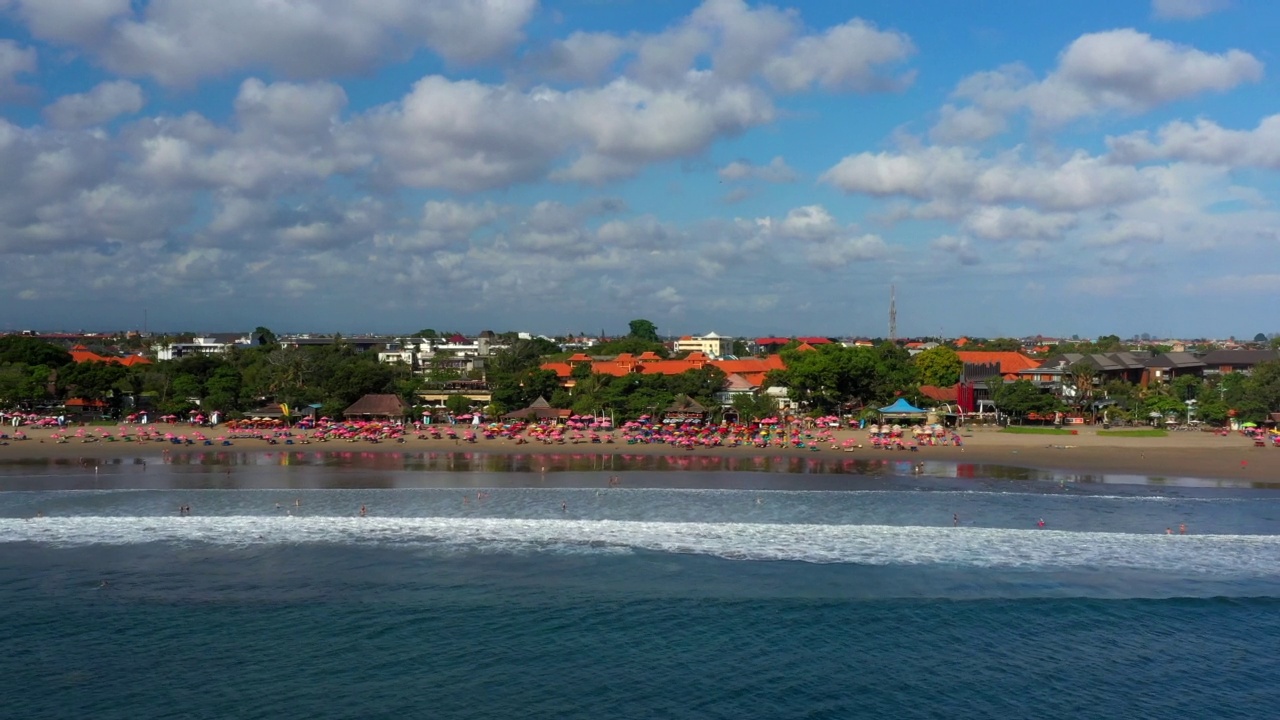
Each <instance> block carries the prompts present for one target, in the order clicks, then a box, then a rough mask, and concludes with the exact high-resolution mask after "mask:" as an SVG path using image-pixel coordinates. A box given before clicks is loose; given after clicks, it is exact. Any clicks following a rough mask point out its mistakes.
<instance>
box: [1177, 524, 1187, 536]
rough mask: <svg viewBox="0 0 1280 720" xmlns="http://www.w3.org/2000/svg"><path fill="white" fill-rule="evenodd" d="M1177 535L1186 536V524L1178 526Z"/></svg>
mask: <svg viewBox="0 0 1280 720" xmlns="http://www.w3.org/2000/svg"><path fill="white" fill-rule="evenodd" d="M1178 534H1179V535H1186V534H1187V524H1186V523H1182V524H1181V525H1179V526H1178Z"/></svg>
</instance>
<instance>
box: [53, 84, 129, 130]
mask: <svg viewBox="0 0 1280 720" xmlns="http://www.w3.org/2000/svg"><path fill="white" fill-rule="evenodd" d="M145 103H146V101H145V99H144V97H143V94H142V88H140V87H138V86H137V85H135V84H133V83H131V82H129V81H127V80H114V81H111V82H104V83H100V84H98V85H97V86H95V87H94V88H93V89H92V90H90V91H89V92H87V93H79V94H75V95H64V96H62V97H60V98H58V99H57V100H56V101H54V102H53V104H51V105H49V106H48V107H46V108H45V109H44V118H45V120H46V121H47V122H48V123H49V124H50V125H52V126H54V127H56V128H60V129H63V130H66V129H68V128H79V127H89V126H91V125H100V124H102V123H104V122H107V121H108V120H112V119H114V118H117V117H119V116H121V115H132V114H133V113H136V112H138V111H139V110H141V109H142V106H143V105H144V104H145Z"/></svg>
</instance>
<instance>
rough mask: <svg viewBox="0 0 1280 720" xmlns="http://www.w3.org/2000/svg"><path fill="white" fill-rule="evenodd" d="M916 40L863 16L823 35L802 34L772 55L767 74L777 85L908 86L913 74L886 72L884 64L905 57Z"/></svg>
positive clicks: (802, 87) (791, 89) (859, 88)
mask: <svg viewBox="0 0 1280 720" xmlns="http://www.w3.org/2000/svg"><path fill="white" fill-rule="evenodd" d="M914 53H915V45H914V44H912V42H911V39H910V38H908V37H907V36H906V35H904V34H902V33H896V32H885V31H881V30H877V29H876V28H875V26H873V25H871V24H870V23H867V22H864V21H862V20H851V21H849V22H847V23H844V24H843V25H837V26H836V27H833V28H831V29H829V30H827V31H826V32H824V33H822V34H821V35H816V36H809V37H804V38H801V39H800V40H799V41H797V42H796V43H795V45H794V46H792V47H791V48H790V49H789V50H788V51H786V52H784V53H783V54H781V55H779V56H777V57H774V58H773V59H771V60H770V61H769V62H768V63H767V64H766V65H765V69H764V74H765V77H766V78H768V80H769V82H770V83H772V84H773V86H774V87H776V88H778V89H779V90H784V91H787V92H800V91H802V90H807V89H809V88H811V87H813V86H815V85H816V86H818V87H821V88H823V89H824V90H855V91H859V92H868V91H874V90H895V89H900V88H902V87H904V86H906V85H909V84H910V83H911V81H912V80H913V79H914V74H913V73H907V74H904V75H901V76H892V75H885V74H884V73H883V72H882V71H881V70H880V67H881V66H882V65H887V64H894V63H899V62H902V61H903V60H906V59H907V58H908V57H910V56H911V55H913V54H914Z"/></svg>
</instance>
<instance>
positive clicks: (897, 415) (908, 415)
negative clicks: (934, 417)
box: [880, 398, 929, 420]
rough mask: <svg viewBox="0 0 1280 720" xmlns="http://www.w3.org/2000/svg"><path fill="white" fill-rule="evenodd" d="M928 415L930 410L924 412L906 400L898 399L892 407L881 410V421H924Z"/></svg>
mask: <svg viewBox="0 0 1280 720" xmlns="http://www.w3.org/2000/svg"><path fill="white" fill-rule="evenodd" d="M928 413H929V411H928V410H922V409H920V408H918V407H916V406H915V405H912V404H911V403H909V402H907V400H906V398H898V399H897V400H894V401H893V404H892V405H888V406H886V407H882V408H880V418H881V420H884V419H898V420H924V419H925V417H926V416H927V415H928Z"/></svg>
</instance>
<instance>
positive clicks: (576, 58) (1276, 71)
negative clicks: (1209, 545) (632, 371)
mask: <svg viewBox="0 0 1280 720" xmlns="http://www.w3.org/2000/svg"><path fill="white" fill-rule="evenodd" d="M1277 27H1280V3H1275V2H1271V1H1269V0H1149V1H1147V0H1121V1H1119V2H1117V1H1116V0H1106V1H1104V2H1095V1H1094V0H1077V1H1076V2H1071V3H1048V2H1035V3H1029V2H1025V1H1024V0H988V1H986V2H981V3H970V2H955V0H913V1H912V2H909V3H904V2H901V1H900V0H865V1H862V2H855V3H832V2H798V3H791V4H764V3H752V2H742V1H741V0H706V1H705V2H703V3H701V4H695V3H690V2H670V1H664V0H636V1H634V2H631V1H628V0H612V1H611V0H558V1H557V0H541V1H540V0H380V1H379V2H361V3H353V2H349V0H219V1H218V2H209V1H208V0H0V330H19V329H27V328H37V329H45V330H78V329H84V330H114V329H143V328H145V329H148V330H151V331H166V330H174V331H176V330H195V331H201V330H204V331H241V330H248V329H252V328H254V327H256V326H260V325H261V326H266V327H269V328H271V329H273V330H275V331H276V332H344V333H353V332H402V333H408V332H413V331H415V330H418V329H422V328H436V329H450V330H460V331H463V332H478V331H480V330H483V329H491V330H495V331H499V332H501V331H508V330H522V331H529V332H535V333H545V334H549V335H559V334H567V333H588V334H592V335H594V334H598V333H601V332H604V333H608V334H621V333H625V332H626V330H627V323H628V322H629V321H630V320H633V319H637V318H645V319H648V320H650V321H652V322H654V323H655V324H656V325H657V326H658V330H659V332H660V333H662V334H670V335H683V334H704V333H707V332H710V331H714V332H718V333H720V334H722V335H745V336H758V335H784V336H795V335H826V336H848V335H855V336H856V335H863V336H873V337H878V336H885V335H887V334H888V316H889V304H890V302H889V301H890V294H891V292H892V293H893V295H894V296H895V298H896V311H897V313H896V314H897V332H898V335H899V336H914V335H946V336H958V335H976V336H986V337H997V336H1022V335H1029V334H1037V333H1039V334H1044V335H1047V336H1058V335H1061V336H1070V335H1079V336H1081V337H1096V336H1099V335H1103V334H1117V335H1120V336H1122V337H1128V336H1131V335H1136V334H1138V333H1150V334H1152V335H1154V336H1157V337H1227V336H1230V335H1234V336H1238V337H1252V336H1253V335H1254V334H1256V333H1258V332H1267V333H1270V332H1274V331H1276V330H1280V319H1277V318H1276V317H1274V312H1275V310H1276V309H1277V307H1280V305H1278V304H1277V302H1276V301H1277V299H1278V296H1280V211H1278V210H1277V200H1280V177H1278V172H1277V171H1280V84H1278V81H1277V76H1280V59H1278V58H1277V57H1275V51H1274V48H1275V47H1276V45H1275V40H1274V30H1275V28H1277Z"/></svg>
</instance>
